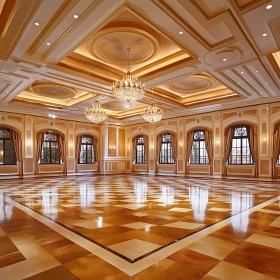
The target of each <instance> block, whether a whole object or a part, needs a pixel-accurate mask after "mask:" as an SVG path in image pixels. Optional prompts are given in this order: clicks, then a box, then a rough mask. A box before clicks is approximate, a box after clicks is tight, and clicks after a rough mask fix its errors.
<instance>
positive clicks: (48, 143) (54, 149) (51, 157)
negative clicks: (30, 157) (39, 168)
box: [40, 131, 61, 164]
mask: <svg viewBox="0 0 280 280" xmlns="http://www.w3.org/2000/svg"><path fill="white" fill-rule="evenodd" d="M42 137H43V139H42V140H43V143H42V148H41V152H40V164H60V163H61V149H60V141H59V138H60V135H59V134H57V133H55V132H53V131H45V132H43V136H42Z"/></svg>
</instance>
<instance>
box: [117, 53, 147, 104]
mask: <svg viewBox="0 0 280 280" xmlns="http://www.w3.org/2000/svg"><path fill="white" fill-rule="evenodd" d="M129 51H130V48H128V49H127V52H128V70H127V73H126V76H125V77H124V78H123V79H122V81H116V82H114V83H113V85H112V93H113V94H114V96H115V98H116V99H118V100H121V101H124V102H126V103H134V102H136V101H138V100H140V99H142V98H143V96H144V94H145V87H144V85H143V84H142V83H141V82H140V81H138V80H137V78H136V77H132V75H131V73H130V69H129V68H130V66H129Z"/></svg>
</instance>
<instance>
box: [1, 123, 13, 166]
mask: <svg viewBox="0 0 280 280" xmlns="http://www.w3.org/2000/svg"><path fill="white" fill-rule="evenodd" d="M0 164H3V165H13V164H17V157H16V152H15V147H14V144H13V141H12V139H11V133H10V129H9V128H0Z"/></svg>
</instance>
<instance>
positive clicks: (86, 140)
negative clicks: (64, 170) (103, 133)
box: [78, 135, 95, 164]
mask: <svg viewBox="0 0 280 280" xmlns="http://www.w3.org/2000/svg"><path fill="white" fill-rule="evenodd" d="M78 163H80V164H92V163H95V152H94V146H93V137H92V136H90V135H82V136H81V146H80V156H79V160H78Z"/></svg>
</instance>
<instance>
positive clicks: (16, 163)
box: [0, 127, 19, 166]
mask: <svg viewBox="0 0 280 280" xmlns="http://www.w3.org/2000/svg"><path fill="white" fill-rule="evenodd" d="M0 130H5V131H6V132H8V133H9V134H10V138H7V137H1V138H0V141H1V140H2V141H3V164H1V163H0V166H3V165H18V164H19V162H18V159H17V155H16V151H15V146H14V143H13V141H12V137H11V130H10V128H6V127H0ZM7 141H11V144H12V146H13V149H14V150H13V151H14V155H15V156H14V157H13V158H15V163H4V159H5V154H6V149H5V146H6V142H7ZM9 158H10V157H9Z"/></svg>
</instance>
